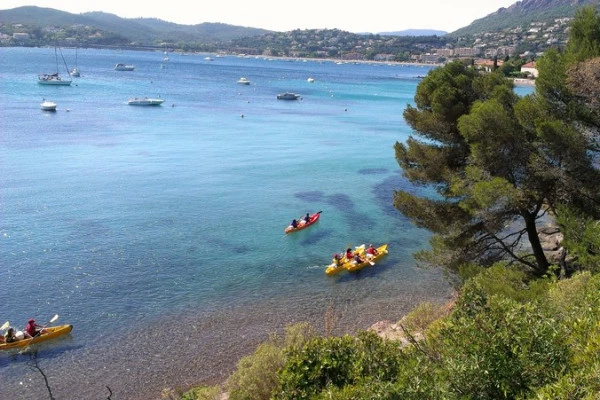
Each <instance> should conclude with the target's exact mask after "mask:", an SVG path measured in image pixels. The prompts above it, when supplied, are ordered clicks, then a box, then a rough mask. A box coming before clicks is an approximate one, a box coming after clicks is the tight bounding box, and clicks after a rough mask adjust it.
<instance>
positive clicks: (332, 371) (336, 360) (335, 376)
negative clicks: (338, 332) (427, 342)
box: [274, 332, 401, 400]
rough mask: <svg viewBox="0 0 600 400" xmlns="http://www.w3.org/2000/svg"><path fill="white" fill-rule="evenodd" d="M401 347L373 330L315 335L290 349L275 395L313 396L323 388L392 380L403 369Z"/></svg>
mask: <svg viewBox="0 0 600 400" xmlns="http://www.w3.org/2000/svg"><path fill="white" fill-rule="evenodd" d="M400 355H401V352H400V348H399V345H398V344H397V343H394V342H385V341H383V339H381V338H380V337H378V336H377V335H375V334H374V333H372V332H362V333H360V334H359V336H358V338H355V337H352V336H348V335H346V336H343V337H331V338H315V339H313V340H311V341H309V342H307V343H306V345H305V346H304V347H303V348H301V349H299V350H292V351H289V352H288V354H287V361H286V364H285V367H284V368H283V369H282V370H281V371H280V372H279V373H278V377H279V387H278V388H277V390H276V392H275V394H274V398H275V399H278V400H284V399H309V398H312V396H315V395H317V394H319V393H320V392H321V391H323V390H329V389H330V388H342V387H345V386H348V385H354V384H356V383H358V382H361V381H363V380H374V381H389V380H391V379H392V378H393V377H395V376H396V375H397V374H398V371H399V368H400V358H399V357H400Z"/></svg>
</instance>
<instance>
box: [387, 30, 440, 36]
mask: <svg viewBox="0 0 600 400" xmlns="http://www.w3.org/2000/svg"><path fill="white" fill-rule="evenodd" d="M447 33H448V32H446V31H436V30H434V29H406V30H403V31H394V32H379V33H378V35H382V36H444V35H446V34H447Z"/></svg>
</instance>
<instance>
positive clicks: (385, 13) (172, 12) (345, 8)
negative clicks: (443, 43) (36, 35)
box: [0, 0, 517, 33]
mask: <svg viewBox="0 0 600 400" xmlns="http://www.w3.org/2000/svg"><path fill="white" fill-rule="evenodd" d="M516 2H517V0H413V1H405V2H400V1H398V2H393V1H391V0H368V1H355V2H352V3H353V4H350V1H348V0H345V1H341V0H303V1H297V2H289V3H288V2H285V1H280V0H279V1H274V0H252V1H250V0H203V1H198V2H196V1H194V0H191V1H190V0H167V1H161V0H158V1H148V0H146V1H138V0H103V1H90V0H1V1H0V9H2V10H8V9H11V8H16V7H21V6H38V7H46V8H54V9H56V10H61V11H67V12H70V13H73V14H79V13H83V12H88V11H102V12H106V13H110V14H115V15H117V16H119V17H122V18H139V17H143V18H159V19H162V20H164V21H168V22H175V23H178V24H184V25H196V24H201V23H203V22H220V23H224V24H230V25H238V26H245V27H250V28H262V29H267V30H272V31H278V32H286V31H291V30H295V29H341V30H344V31H348V32H353V33H366V32H369V33H379V32H393V31H402V30H406V29H435V30H440V31H446V32H453V31H455V30H457V29H459V28H462V27H465V26H467V25H469V24H470V23H471V22H473V21H474V20H476V19H479V18H483V17H485V16H487V15H488V14H491V13H493V12H495V11H496V10H498V9H499V8H501V7H509V6H511V5H513V4H515V3H516ZM394 3H395V4H394ZM402 3H403V4H402Z"/></svg>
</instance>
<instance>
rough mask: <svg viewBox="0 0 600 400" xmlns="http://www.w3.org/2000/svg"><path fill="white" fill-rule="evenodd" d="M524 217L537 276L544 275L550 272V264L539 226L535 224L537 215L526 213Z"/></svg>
mask: <svg viewBox="0 0 600 400" xmlns="http://www.w3.org/2000/svg"><path fill="white" fill-rule="evenodd" d="M522 215H523V218H524V219H525V229H526V230H527V237H528V238H529V244H530V245H531V250H532V251H533V255H534V257H535V261H536V264H537V268H535V274H536V275H538V276H541V275H544V274H545V273H546V272H548V267H549V266H550V263H549V262H548V259H547V258H546V254H544V249H543V248H542V243H541V242H540V237H539V235H538V231H537V226H536V224H535V217H536V214H533V213H529V212H524V213H523V214H522Z"/></svg>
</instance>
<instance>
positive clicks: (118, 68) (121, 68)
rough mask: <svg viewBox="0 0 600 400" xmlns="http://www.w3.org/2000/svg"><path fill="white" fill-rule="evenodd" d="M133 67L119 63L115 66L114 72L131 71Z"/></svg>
mask: <svg viewBox="0 0 600 400" xmlns="http://www.w3.org/2000/svg"><path fill="white" fill-rule="evenodd" d="M134 69H135V65H131V64H123V63H119V64H117V65H115V71H133V70H134Z"/></svg>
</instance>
